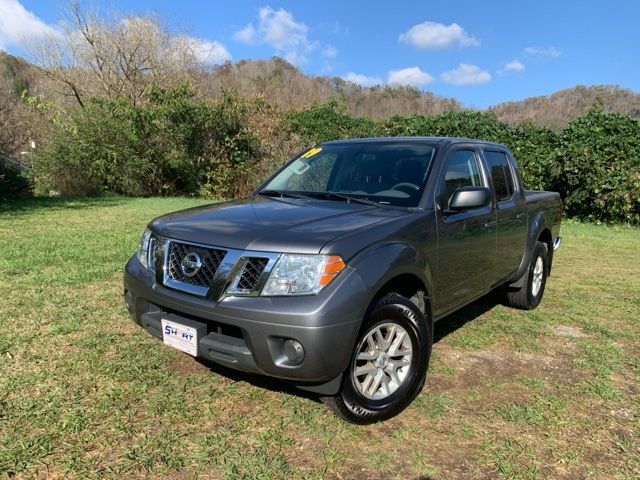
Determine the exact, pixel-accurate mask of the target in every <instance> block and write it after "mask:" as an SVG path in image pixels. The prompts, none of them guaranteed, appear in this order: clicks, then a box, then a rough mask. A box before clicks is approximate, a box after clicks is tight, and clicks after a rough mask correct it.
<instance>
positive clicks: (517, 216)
mask: <svg viewBox="0 0 640 480" xmlns="http://www.w3.org/2000/svg"><path fill="white" fill-rule="evenodd" d="M526 217H527V214H526V213H519V214H517V215H516V220H517V221H518V222H522V220H523V219H525V218H526Z"/></svg>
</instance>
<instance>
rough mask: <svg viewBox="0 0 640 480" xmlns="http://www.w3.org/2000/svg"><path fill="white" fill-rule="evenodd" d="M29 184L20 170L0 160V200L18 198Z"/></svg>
mask: <svg viewBox="0 0 640 480" xmlns="http://www.w3.org/2000/svg"><path fill="white" fill-rule="evenodd" d="M30 186H31V183H30V182H29V179H28V178H27V177H25V176H24V175H23V174H22V172H21V171H20V170H18V169H17V168H13V167H10V166H9V165H6V164H5V163H3V162H2V161H0V200H12V199H14V198H18V197H19V196H20V195H21V194H23V193H24V191H25V190H28V189H29V187H30Z"/></svg>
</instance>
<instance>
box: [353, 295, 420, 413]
mask: <svg viewBox="0 0 640 480" xmlns="http://www.w3.org/2000/svg"><path fill="white" fill-rule="evenodd" d="M383 323H397V324H398V325H400V326H401V327H402V328H404V329H405V330H406V331H407V333H408V334H409V337H410V338H411V345H412V349H413V353H412V358H411V369H410V372H409V378H407V379H405V381H404V382H403V384H402V385H401V386H400V388H399V389H398V390H397V391H395V392H393V393H392V394H391V395H389V396H388V397H386V398H384V399H381V400H372V399H369V398H366V397H365V396H363V395H362V394H361V393H360V392H359V391H358V389H357V388H356V386H355V384H354V381H353V376H352V371H353V366H354V363H355V361H356V356H357V354H358V351H357V350H358V346H359V345H360V342H361V341H362V339H363V337H364V336H365V335H366V334H367V333H368V332H370V331H371V330H372V329H373V328H375V326H376V325H380V324H383ZM430 354H431V332H430V329H429V326H428V323H427V322H426V320H425V318H424V315H423V314H422V312H420V311H419V310H418V308H417V307H416V306H415V305H414V304H413V303H412V302H410V301H409V300H407V299H405V298H404V297H400V296H395V298H392V299H383V300H382V302H381V304H378V305H377V306H376V307H374V308H373V310H372V311H371V312H370V314H369V315H368V317H367V321H366V322H365V324H364V326H363V328H362V331H361V334H360V335H359V336H358V340H357V342H356V344H355V346H354V351H353V354H352V357H351V361H350V362H349V367H348V369H347V371H346V372H345V373H344V377H343V384H342V390H341V396H342V399H343V401H344V403H345V406H346V407H347V408H348V409H349V411H350V414H351V415H354V416H356V417H360V418H362V419H363V420H365V419H366V420H367V421H376V420H382V419H385V418H388V417H390V416H393V415H394V414H395V413H397V412H399V411H401V410H402V409H404V408H405V407H406V406H407V405H408V404H409V403H411V401H412V400H413V399H414V398H415V396H416V395H417V394H418V393H420V390H421V389H422V386H423V385H424V379H425V375H426V371H427V368H428V365H429V357H430Z"/></svg>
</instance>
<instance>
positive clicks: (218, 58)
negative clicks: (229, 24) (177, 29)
mask: <svg viewBox="0 0 640 480" xmlns="http://www.w3.org/2000/svg"><path fill="white" fill-rule="evenodd" d="M189 44H190V45H191V48H192V50H193V53H194V55H195V56H196V58H197V59H198V61H200V62H202V63H203V64H205V65H220V64H221V63H224V62H226V61H227V60H231V54H230V53H229V50H227V48H226V47H225V46H224V45H223V44H221V43H220V42H217V41H215V40H214V41H210V40H205V39H204V38H193V37H189Z"/></svg>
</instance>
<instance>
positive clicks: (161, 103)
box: [36, 86, 260, 197]
mask: <svg viewBox="0 0 640 480" xmlns="http://www.w3.org/2000/svg"><path fill="white" fill-rule="evenodd" d="M144 100H145V101H144V102H143V103H141V104H136V105H134V104H132V103H130V102H129V101H128V100H125V99H115V100H111V99H92V100H90V101H88V102H86V105H85V108H77V109H75V110H73V111H72V112H71V114H70V117H69V119H68V121H67V122H65V123H64V124H63V125H61V126H60V127H59V128H58V130H57V132H56V133H55V134H54V136H53V139H52V141H51V145H50V146H49V148H46V149H45V150H43V151H42V152H41V153H40V155H39V157H38V160H37V162H36V175H37V178H38V190H39V191H40V192H43V191H44V192H48V191H51V190H54V191H57V192H60V193H61V194H63V195H97V194H100V193H102V192H113V193H118V194H123V195H133V196H140V195H142V196H144V195H203V194H204V195H210V196H222V197H225V196H230V195H234V194H236V193H237V192H236V190H235V189H234V186H235V184H236V183H237V182H238V181H241V180H242V178H244V177H246V176H247V175H249V173H250V172H251V165H250V163H251V162H254V161H258V160H260V152H259V142H258V141H257V139H256V138H255V137H254V136H253V135H252V134H251V132H249V131H248V130H247V123H248V120H247V117H248V116H249V115H250V114H251V113H252V112H251V111H250V110H251V109H250V104H249V102H243V101H241V100H240V99H238V98H237V96H234V95H231V94H225V95H223V97H222V98H221V100H220V101H218V102H217V103H209V102H207V101H206V100H204V99H199V98H196V96H195V93H194V92H193V91H192V90H191V88H190V87H188V86H184V87H180V88H177V89H174V90H161V89H155V90H152V91H150V92H149V93H148V95H147V97H146V98H145V99H144Z"/></svg>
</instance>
